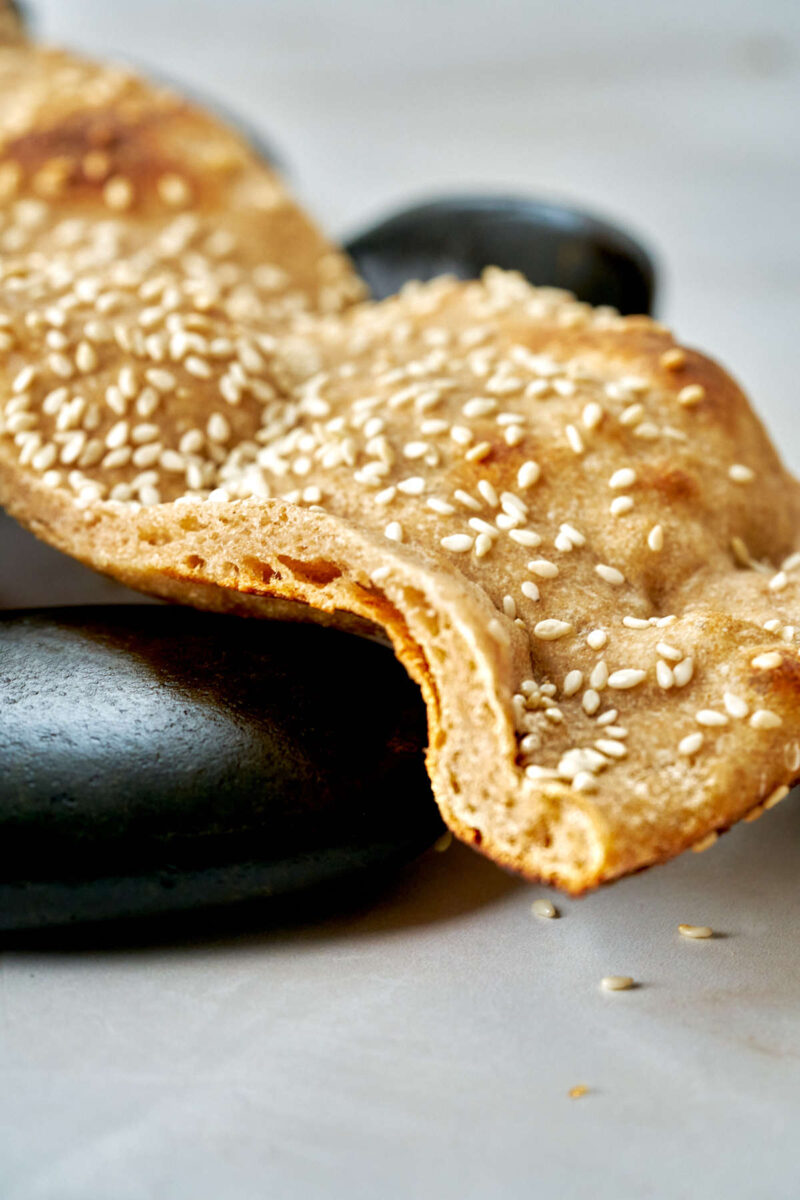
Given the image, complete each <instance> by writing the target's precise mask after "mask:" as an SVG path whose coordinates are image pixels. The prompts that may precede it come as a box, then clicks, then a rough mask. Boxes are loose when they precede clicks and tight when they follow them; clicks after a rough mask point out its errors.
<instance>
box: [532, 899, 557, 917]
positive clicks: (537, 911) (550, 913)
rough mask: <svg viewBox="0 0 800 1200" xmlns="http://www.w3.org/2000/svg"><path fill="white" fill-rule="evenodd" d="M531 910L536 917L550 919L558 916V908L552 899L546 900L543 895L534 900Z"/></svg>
mask: <svg viewBox="0 0 800 1200" xmlns="http://www.w3.org/2000/svg"><path fill="white" fill-rule="evenodd" d="M531 912H532V913H533V915H534V916H535V917H546V918H547V919H548V920H552V919H553V917H557V916H558V909H557V908H556V906H555V904H553V902H552V900H545V899H543V898H542V897H540V898H539V899H538V900H534V902H533V904H532V905H531Z"/></svg>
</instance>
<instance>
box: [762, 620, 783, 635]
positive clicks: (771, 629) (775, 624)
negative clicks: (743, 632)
mask: <svg viewBox="0 0 800 1200" xmlns="http://www.w3.org/2000/svg"><path fill="white" fill-rule="evenodd" d="M780 627H781V623H780V621H779V620H778V618H777V617H772V618H771V620H769V621H765V622H764V628H765V629H766V631H767V633H777V632H778V630H779V629H780Z"/></svg>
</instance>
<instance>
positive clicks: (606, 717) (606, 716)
mask: <svg viewBox="0 0 800 1200" xmlns="http://www.w3.org/2000/svg"><path fill="white" fill-rule="evenodd" d="M618 716H619V712H618V711H617V709H616V708H607V709H606V711H605V712H604V713H601V714H600V716H599V717H598V718H597V724H598V725H602V726H606V725H612V724H613V723H614V721H616V719H617V717H618Z"/></svg>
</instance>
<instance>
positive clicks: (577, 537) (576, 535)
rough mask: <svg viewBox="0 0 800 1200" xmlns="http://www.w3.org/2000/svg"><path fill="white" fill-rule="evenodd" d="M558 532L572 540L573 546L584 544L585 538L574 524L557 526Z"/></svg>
mask: <svg viewBox="0 0 800 1200" xmlns="http://www.w3.org/2000/svg"><path fill="white" fill-rule="evenodd" d="M559 532H561V533H563V534H565V535H566V537H568V538H569V540H570V541H571V542H572V544H573V546H584V545H585V544H586V538H585V537H584V536H583V534H582V533H581V532H580V530H579V529H576V528H575V526H574V525H567V524H564V525H561V526H560V527H559Z"/></svg>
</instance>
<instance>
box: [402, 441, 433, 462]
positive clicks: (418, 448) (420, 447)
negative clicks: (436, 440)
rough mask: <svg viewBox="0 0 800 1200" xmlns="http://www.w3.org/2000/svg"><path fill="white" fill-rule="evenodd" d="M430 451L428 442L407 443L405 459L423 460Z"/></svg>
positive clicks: (404, 449) (404, 451) (404, 453)
mask: <svg viewBox="0 0 800 1200" xmlns="http://www.w3.org/2000/svg"><path fill="white" fill-rule="evenodd" d="M428 449H429V445H428V443H427V442H406V444H405V446H404V447H403V455H404V457H405V458H423V457H424V456H425V455H426V454H427V452H428Z"/></svg>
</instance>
